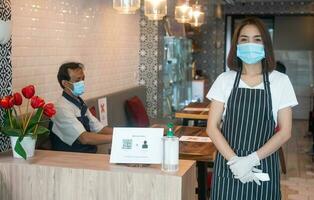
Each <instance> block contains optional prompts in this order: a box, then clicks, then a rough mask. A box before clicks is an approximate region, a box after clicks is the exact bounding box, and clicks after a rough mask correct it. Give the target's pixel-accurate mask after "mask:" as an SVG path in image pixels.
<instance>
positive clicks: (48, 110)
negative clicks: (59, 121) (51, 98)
mask: <svg viewBox="0 0 314 200" xmlns="http://www.w3.org/2000/svg"><path fill="white" fill-rule="evenodd" d="M44 114H45V115H46V116H47V117H49V118H51V117H52V116H54V115H55V114H56V109H55V107H54V105H53V104H52V103H47V104H46V105H45V106H44Z"/></svg>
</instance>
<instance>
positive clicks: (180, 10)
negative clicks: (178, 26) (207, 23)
mask: <svg viewBox="0 0 314 200" xmlns="http://www.w3.org/2000/svg"><path fill="white" fill-rule="evenodd" d="M191 13H192V7H191V6H190V5H189V1H188V0H187V1H185V2H184V3H183V4H181V5H178V6H176V7H175V11H174V16H175V19H176V20H177V22H178V23H187V22H189V21H191V19H192V15H191Z"/></svg>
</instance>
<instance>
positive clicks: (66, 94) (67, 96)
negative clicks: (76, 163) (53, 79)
mask: <svg viewBox="0 0 314 200" xmlns="http://www.w3.org/2000/svg"><path fill="white" fill-rule="evenodd" d="M57 77H58V81H59V84H60V86H61V88H62V89H63V92H62V96H61V97H60V98H59V100H58V101H57V103H56V110H57V114H56V116H55V117H54V118H52V121H51V123H50V130H51V134H50V139H51V143H52V149H53V150H57V151H72V152H83V153H96V151H97V147H96V145H99V144H105V143H110V142H111V139H112V128H107V127H104V126H103V125H102V124H101V123H100V122H99V121H98V119H97V118H95V117H94V116H93V115H92V114H91V112H90V111H89V110H88V107H87V105H86V104H85V103H84V101H83V100H82V98H81V97H80V96H81V95H82V94H83V93H84V91H85V85H84V79H85V75H84V66H83V64H81V63H76V62H69V63H64V64H62V65H61V66H60V68H59V71H58V75H57Z"/></svg>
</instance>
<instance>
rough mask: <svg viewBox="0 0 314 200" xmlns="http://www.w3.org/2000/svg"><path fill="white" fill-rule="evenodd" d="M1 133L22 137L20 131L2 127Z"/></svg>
mask: <svg viewBox="0 0 314 200" xmlns="http://www.w3.org/2000/svg"><path fill="white" fill-rule="evenodd" d="M1 132H2V133H4V134H5V135H7V136H15V137H19V136H21V135H22V130H21V129H16V128H11V127H2V128H1Z"/></svg>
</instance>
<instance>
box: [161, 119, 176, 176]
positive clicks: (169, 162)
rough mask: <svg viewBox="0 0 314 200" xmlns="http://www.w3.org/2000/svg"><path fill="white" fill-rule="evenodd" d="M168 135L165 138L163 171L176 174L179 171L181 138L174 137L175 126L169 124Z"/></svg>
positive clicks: (163, 141)
mask: <svg viewBox="0 0 314 200" xmlns="http://www.w3.org/2000/svg"><path fill="white" fill-rule="evenodd" d="M167 126H168V131H167V135H166V136H164V137H163V140H162V144H163V156H162V164H161V170H163V171H165V172H176V171H178V170H179V138H178V137H176V136H174V131H173V124H172V123H168V125H167Z"/></svg>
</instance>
